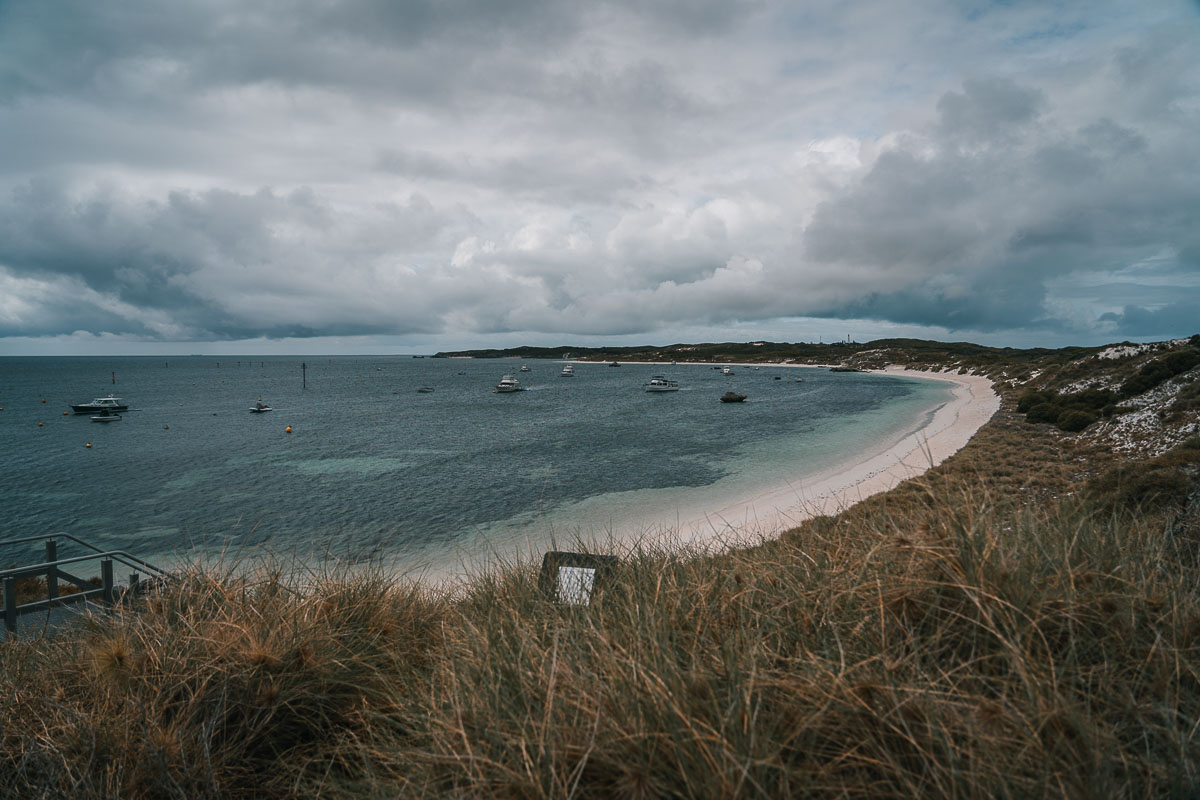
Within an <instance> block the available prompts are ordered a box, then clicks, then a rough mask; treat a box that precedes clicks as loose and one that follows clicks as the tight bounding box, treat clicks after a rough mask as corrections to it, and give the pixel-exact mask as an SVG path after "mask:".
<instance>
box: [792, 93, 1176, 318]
mask: <svg viewBox="0 0 1200 800" xmlns="http://www.w3.org/2000/svg"><path fill="white" fill-rule="evenodd" d="M1166 80H1167V81H1168V82H1171V83H1174V82H1175V79H1174V78H1173V77H1171V78H1167V79H1166ZM1156 88H1157V87H1151V88H1150V91H1155V89H1156ZM1177 99H1180V100H1182V99H1183V98H1182V97H1179V98H1177ZM937 111H938V116H937V118H936V120H935V121H934V123H933V124H932V125H930V126H929V128H928V130H927V131H926V132H925V133H924V134H923V135H912V136H909V137H904V138H901V139H900V140H899V142H898V143H897V144H896V145H895V146H894V148H893V149H889V150H886V151H885V152H884V153H883V154H882V155H881V156H880V157H879V158H878V159H877V160H876V161H875V163H874V165H873V166H872V167H871V169H870V170H869V171H868V172H867V174H866V175H864V176H863V179H862V180H861V181H860V182H858V183H856V184H854V185H852V186H851V187H850V188H849V189H848V190H847V191H845V192H843V193H842V194H841V195H840V196H839V197H837V198H835V199H832V200H829V201H826V202H825V203H823V204H821V205H820V206H819V207H818V209H817V211H816V213H815V214H814V216H813V220H812V222H811V224H810V225H809V226H808V228H807V229H806V231H805V234H804V253H805V255H806V257H807V258H809V259H811V260H812V261H813V262H814V263H816V264H829V265H853V266H854V267H855V268H856V269H859V270H863V271H865V273H866V274H867V275H868V276H869V281H865V282H864V286H863V295H864V296H862V297H858V298H853V299H850V300H849V301H848V302H846V303H844V304H841V305H838V306H836V307H835V308H834V309H832V310H829V311H827V312H826V313H834V314H837V313H844V314H846V315H848V316H849V315H857V316H864V317H869V318H874V319H881V320H893V321H901V322H913V323H920V324H926V325H939V326H944V327H946V328H948V329H951V330H961V329H970V330H981V331H994V330H1003V329H1005V328H1019V327H1037V328H1043V329H1049V330H1053V329H1055V328H1063V327H1069V321H1068V320H1056V319H1054V318H1053V314H1054V309H1053V308H1052V307H1051V304H1048V302H1047V301H1048V300H1049V293H1048V291H1047V288H1046V286H1047V284H1048V283H1049V282H1051V281H1053V280H1054V279H1055V278H1058V277H1060V276H1064V275H1069V274H1072V273H1086V272H1097V273H1103V272H1105V271H1109V270H1114V269H1120V268H1122V267H1124V266H1127V265H1129V264H1131V263H1136V262H1137V261H1139V260H1140V259H1146V258H1150V257H1152V256H1155V255H1160V254H1161V253H1162V252H1163V251H1165V252H1167V253H1168V254H1170V256H1169V258H1168V259H1167V262H1168V263H1167V264H1166V265H1165V266H1164V267H1163V268H1164V269H1168V270H1171V269H1186V268H1187V259H1188V256H1187V254H1188V253H1192V252H1195V248H1196V242H1197V238H1198V234H1197V226H1196V224H1195V220H1196V219H1198V218H1200V180H1198V179H1200V169H1198V166H1200V162H1198V161H1197V160H1196V159H1194V158H1191V157H1189V156H1188V151H1189V150H1190V149H1191V147H1190V145H1188V144H1187V137H1186V134H1185V132H1184V130H1183V128H1182V127H1179V126H1178V125H1172V124H1170V123H1169V122H1167V121H1164V120H1158V121H1156V122H1155V126H1154V127H1153V128H1150V127H1149V124H1150V123H1149V122H1148V121H1145V120H1138V119H1130V120H1127V121H1125V122H1121V123H1119V122H1116V121H1114V120H1112V119H1109V118H1107V117H1105V116H1099V117H1098V118H1096V119H1094V120H1091V121H1087V122H1085V124H1083V125H1080V126H1078V127H1076V128H1074V129H1064V128H1063V126H1062V124H1061V122H1058V121H1057V120H1055V119H1048V117H1060V116H1061V115H1060V113H1059V112H1061V109H1058V108H1056V107H1055V106H1054V104H1053V103H1052V102H1051V101H1050V100H1049V99H1048V98H1047V96H1046V94H1045V93H1044V92H1042V91H1040V90H1034V89H1031V88H1028V87H1024V86H1021V85H1020V84H1018V83H1016V82H1014V81H1011V80H990V81H980V80H973V81H967V82H965V83H964V86H963V90H962V91H951V92H948V93H946V94H945V95H943V97H942V98H941V100H940V101H939V102H938V103H937ZM1098 111H1099V112H1100V113H1101V114H1102V113H1104V112H1103V111H1102V110H1098ZM1138 125H1146V126H1147V127H1146V129H1145V130H1139V129H1138V127H1137V126H1138ZM1160 296H1163V299H1164V300H1166V299H1167V298H1166V296H1164V295H1160ZM1169 308H1175V306H1174V305H1172V306H1170V307H1169ZM1118 320H1119V326H1118V327H1119V328H1120V331H1121V332H1122V333H1123V334H1129V335H1134V334H1136V335H1155V334H1158V333H1161V332H1162V330H1163V323H1164V321H1166V320H1170V321H1173V322H1175V323H1176V324H1183V320H1184V317H1183V316H1182V315H1180V314H1179V313H1176V312H1175V311H1168V310H1165V309H1164V310H1163V311H1162V312H1154V313H1152V314H1148V315H1147V314H1139V313H1138V312H1137V310H1133V309H1130V310H1127V311H1126V313H1125V314H1123V315H1121V316H1120V317H1119V318H1118V317H1117V316H1115V315H1111V314H1109V315H1106V316H1104V317H1102V318H1101V319H1100V321H1101V322H1107V323H1113V322H1118ZM1191 324H1192V325H1194V324H1195V323H1194V322H1193V323H1191ZM1152 328H1153V330H1152Z"/></svg>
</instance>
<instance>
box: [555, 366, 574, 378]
mask: <svg viewBox="0 0 1200 800" xmlns="http://www.w3.org/2000/svg"><path fill="white" fill-rule="evenodd" d="M559 375H561V376H562V377H564V378H574V377H575V366H574V365H573V364H567V365H565V366H564V367H563V368H562V372H560V373H559Z"/></svg>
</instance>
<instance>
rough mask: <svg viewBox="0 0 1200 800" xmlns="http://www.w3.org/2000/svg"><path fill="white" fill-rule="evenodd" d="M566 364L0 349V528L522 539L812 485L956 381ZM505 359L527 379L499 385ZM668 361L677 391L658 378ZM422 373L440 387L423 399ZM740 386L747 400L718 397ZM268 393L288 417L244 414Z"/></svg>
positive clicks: (460, 544)
mask: <svg viewBox="0 0 1200 800" xmlns="http://www.w3.org/2000/svg"><path fill="white" fill-rule="evenodd" d="M522 363H526V364H528V365H529V366H530V367H531V369H532V371H531V372H526V373H521V372H519V371H518V369H519V367H520V365H521V364H522ZM302 365H303V368H302ZM560 369H561V363H560V362H557V361H546V360H529V361H525V362H521V361H517V360H512V359H479V360H472V359H433V358H412V357H409V356H392V357H349V356H346V357H335V358H329V357H308V358H301V357H288V358H278V357H275V358H263V357H259V358H255V357H243V358H228V357H209V356H190V357H177V358H167V359H163V358H152V357H137V358H135V357H126V358H13V357H8V358H0V408H2V409H3V410H2V411H0V539H13V538H18V537H24V536H34V535H41V534H45V533H51V532H57V531H63V532H66V533H70V534H73V535H75V536H78V537H80V538H82V539H85V540H88V541H91V542H93V543H95V544H97V545H99V546H102V547H106V548H121V549H126V550H129V551H131V552H133V553H136V554H138V555H140V556H142V557H145V558H149V559H151V560H154V559H155V558H160V559H167V560H170V559H173V558H176V557H179V555H180V554H182V553H191V554H195V553H196V552H197V551H198V552H200V553H214V552H219V551H225V552H233V553H236V554H239V555H246V554H250V555H253V554H256V553H260V552H264V551H267V550H270V551H273V552H275V553H286V554H293V555H297V556H299V557H301V558H313V557H322V556H326V555H331V556H335V557H338V558H352V559H354V558H366V557H372V558H385V559H389V560H393V561H395V562H398V563H406V564H411V565H418V564H422V563H430V562H435V561H439V560H444V559H446V558H451V557H455V556H456V554H462V553H467V552H470V553H474V554H480V553H497V554H501V555H506V554H507V553H508V551H509V550H510V548H512V547H515V546H517V545H518V544H519V545H521V546H522V547H524V548H526V549H532V548H536V547H539V546H542V545H543V544H545V545H546V546H549V544H550V543H551V542H552V541H554V540H557V539H561V538H568V539H569V538H571V537H575V536H580V537H587V536H593V535H596V534H598V533H600V532H605V531H607V532H610V533H611V532H612V531H614V530H629V529H632V528H636V527H637V526H638V525H639V524H650V523H651V522H653V523H654V524H666V525H669V524H670V520H671V519H672V518H673V517H675V516H680V515H684V514H686V513H689V512H691V511H694V510H695V509H697V508H700V509H703V508H705V507H707V506H712V507H713V508H718V507H720V506H721V505H722V504H725V503H728V502H730V501H732V500H734V499H737V498H739V497H748V496H752V495H753V494H755V493H756V492H757V491H758V490H760V489H761V488H762V487H763V486H766V485H781V484H782V483H784V482H791V481H800V482H802V481H803V479H804V478H805V477H806V476H813V475H817V474H819V473H821V472H822V471H824V470H827V469H828V468H829V467H830V465H832V464H835V463H839V462H844V461H846V460H847V459H848V458H851V457H853V455H854V454H856V453H858V452H862V451H864V450H866V449H871V448H874V449H880V448H881V445H886V444H890V443H892V442H894V441H897V440H899V439H900V438H901V437H902V436H904V435H905V434H907V433H909V432H911V431H913V430H915V429H916V428H918V427H919V426H920V425H921V424H923V422H924V421H925V420H926V419H927V418H928V417H929V415H931V414H932V413H933V411H934V410H935V409H936V408H938V407H940V406H941V405H942V404H944V403H945V402H946V401H947V400H948V399H949V397H950V394H949V388H948V386H947V385H946V384H944V383H940V382H933V381H925V380H915V379H911V378H902V377H896V376H884V375H870V374H864V373H830V372H828V371H827V370H821V369H804V368H788V367H770V366H763V367H761V368H759V369H757V370H756V369H753V368H748V367H737V368H735V374H734V375H733V376H731V377H730V376H723V375H721V374H720V373H719V371H717V370H715V369H713V368H712V367H711V366H710V365H698V364H679V365H672V366H665V365H640V364H625V365H622V366H621V367H610V366H607V365H603V364H578V365H577V366H576V368H575V373H576V376H575V377H574V378H562V377H560V376H559V372H560ZM505 374H511V375H513V376H516V377H518V378H519V380H520V381H521V383H522V385H524V386H525V387H526V388H527V391H524V392H519V393H515V394H497V393H494V392H493V391H492V389H493V387H494V386H495V384H496V383H497V382H498V381H499V379H500V378H501V377H502V376H503V375H505ZM654 374H666V375H667V376H668V377H671V378H673V379H675V380H677V381H679V383H680V384H681V386H682V389H681V390H680V391H678V392H674V393H668V394H652V393H647V392H645V391H643V389H642V385H643V384H644V383H645V382H646V381H647V380H648V379H649V378H650V376H652V375H654ZM776 376H778V377H779V378H780V380H775V378H776ZM796 378H803V381H796V380H795V379H796ZM426 385H428V386H433V387H434V389H435V391H434V392H432V393H418V392H417V391H416V390H417V388H418V387H421V386H426ZM730 388H734V389H737V390H738V391H741V392H744V393H745V394H747V395H748V398H749V399H748V400H747V401H746V402H745V403H741V404H725V403H721V402H719V401H718V398H719V397H720V395H721V394H722V393H724V392H725V391H727V390H729V389H730ZM109 393H112V394H116V395H117V396H119V397H123V398H125V400H126V401H127V402H128V403H129V404H130V408H131V410H130V411H128V412H126V413H124V414H123V415H122V419H121V420H119V421H117V422H112V423H108V424H103V425H102V424H96V423H93V422H91V420H90V419H89V417H88V416H86V415H82V416H81V415H75V414H70V413H68V414H67V415H64V413H63V412H64V411H65V412H69V411H70V407H69V406H70V404H71V403H81V402H86V401H88V400H90V399H92V398H93V397H97V396H101V395H106V394H109ZM260 397H261V398H262V399H263V401H264V402H265V403H267V404H269V405H270V406H272V407H273V409H274V410H273V411H271V412H270V413H266V414H251V413H249V408H250V407H251V406H253V405H254V404H255V402H256V401H257V400H258V398H260ZM288 427H290V428H291V432H290V433H288V432H287V431H286V430H285V429H286V428H288ZM88 444H90V445H91V446H90V447H88V446H87V445H88ZM36 554H37V551H36V549H31V550H30V551H29V552H28V553H26V554H21V553H20V552H12V551H11V550H9V551H5V552H4V553H0V560H2V561H3V562H4V563H12V562H15V561H18V560H19V559H20V558H21V557H25V556H27V557H32V556H35V555H36Z"/></svg>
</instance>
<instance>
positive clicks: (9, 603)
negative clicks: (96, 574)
mask: <svg viewBox="0 0 1200 800" xmlns="http://www.w3.org/2000/svg"><path fill="white" fill-rule="evenodd" d="M60 538H61V539H69V540H71V541H73V542H75V543H77V544H80V545H82V546H84V547H86V548H87V549H89V550H92V551H94V552H91V553H86V554H84V555H81V556H72V557H70V558H59V557H58V540H59V539H60ZM37 541H42V542H45V545H46V560H45V561H43V562H42V563H40V564H27V565H25V566H21V567H10V568H8V569H4V570H0V590H2V592H0V593H2V594H3V615H4V626H5V628H7V629H8V631H9V633H10V634H11V633H15V632H16V630H17V617H19V616H22V615H23V614H28V613H33V612H36V611H41V610H43V609H50V608H54V607H56V606H60V605H65V604H68V603H77V602H83V601H86V600H91V599H92V598H94V597H97V596H99V598H100V600H101V601H102V602H103V603H106V604H111V603H113V602H114V600H115V594H114V592H115V590H116V589H117V588H118V587H117V586H116V582H115V581H114V580H113V562H116V563H118V564H122V565H124V566H126V567H131V568H133V569H135V570H138V569H140V570H143V571H145V572H149V573H152V575H153V579H154V580H163V579H167V580H169V579H170V578H171V574H170V573H169V572H167V571H166V570H163V569H160V568H158V567H156V566H154V565H153V564H151V563H150V562H148V561H145V560H143V559H141V558H138V557H137V556H135V555H133V554H132V553H130V552H128V551H125V550H101V549H100V548H99V547H96V546H95V545H93V544H91V543H89V542H85V541H84V540H82V539H80V538H78V537H76V536H72V535H71V534H69V533H54V534H42V535H40V536H28V537H24V538H20V539H10V540H7V541H3V542H0V547H3V546H5V545H17V544H28V543H30V542H37ZM97 560H98V561H99V562H100V586H99V587H98V588H95V589H88V588H87V587H86V585H85V583H84V580H83V579H82V578H78V577H76V576H74V575H72V574H71V573H69V572H67V571H66V570H64V569H62V568H63V567H65V566H69V565H71V564H80V563H83V562H87V561H97ZM40 576H45V579H46V592H47V595H48V596H47V598H46V599H45V600H35V601H33V602H30V603H24V604H22V605H17V602H16V582H17V580H19V579H21V578H32V577H40ZM63 579H65V580H67V581H68V582H70V583H73V584H74V585H75V586H76V587H77V589H79V590H80V591H77V592H74V593H71V594H67V595H61V596H60V595H59V593H58V582H59V580H63ZM93 585H94V584H93ZM139 585H140V583H139V581H138V574H137V572H134V573H133V574H132V575H130V576H129V589H131V590H135V591H136V590H137V589H138V587H139Z"/></svg>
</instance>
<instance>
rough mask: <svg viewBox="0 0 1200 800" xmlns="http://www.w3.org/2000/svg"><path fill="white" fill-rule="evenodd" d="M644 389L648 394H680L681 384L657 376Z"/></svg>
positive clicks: (644, 385)
mask: <svg viewBox="0 0 1200 800" xmlns="http://www.w3.org/2000/svg"><path fill="white" fill-rule="evenodd" d="M643 388H645V390H646V391H647V392H678V391H679V384H678V383H676V382H675V381H673V380H671V379H670V378H667V377H665V376H662V375H655V376H654V377H652V378H651V379H650V380H649V381H647V382H646V383H645V384H643Z"/></svg>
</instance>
